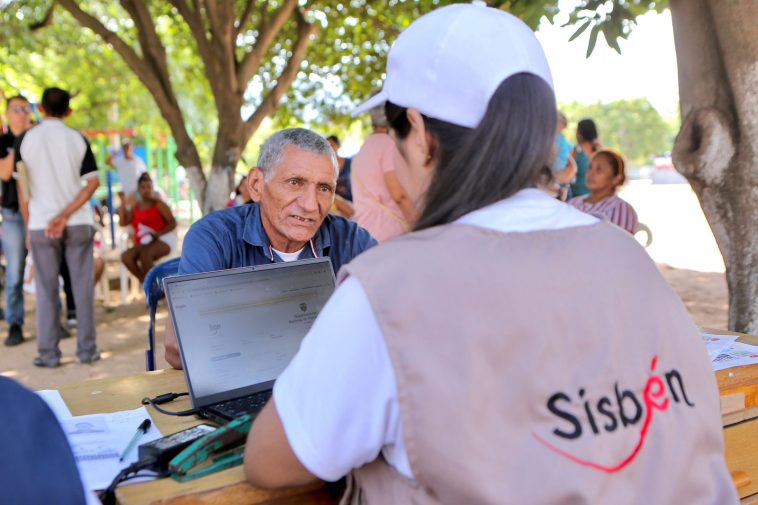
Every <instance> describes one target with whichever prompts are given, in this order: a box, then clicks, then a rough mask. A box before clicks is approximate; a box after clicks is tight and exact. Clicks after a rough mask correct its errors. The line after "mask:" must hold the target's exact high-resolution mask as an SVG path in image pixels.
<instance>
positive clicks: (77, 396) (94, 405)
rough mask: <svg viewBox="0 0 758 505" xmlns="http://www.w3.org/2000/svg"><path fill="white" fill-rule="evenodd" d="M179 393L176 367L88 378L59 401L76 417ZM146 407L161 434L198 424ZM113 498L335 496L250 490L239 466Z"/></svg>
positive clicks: (190, 500)
mask: <svg viewBox="0 0 758 505" xmlns="http://www.w3.org/2000/svg"><path fill="white" fill-rule="evenodd" d="M182 391H187V385H186V383H185V381H184V374H183V373H182V372H181V371H178V370H160V371H157V372H145V373H142V374H138V375H130V376H126V377H112V378H109V379H98V380H90V381H86V382H83V383H80V384H74V385H70V386H64V387H62V388H60V393H61V396H63V400H64V401H65V402H66V405H68V408H69V409H70V410H71V414H73V415H75V416H81V415H85V414H97V413H102V412H116V411H119V410H130V409H136V408H137V407H139V406H140V405H141V404H140V401H141V400H142V398H143V397H145V396H150V397H154V396H157V395H159V394H162V393H168V392H175V393H179V392H182ZM163 407H164V408H166V410H169V409H170V410H185V409H189V408H191V405H190V401H189V398H188V397H181V398H179V399H177V400H174V401H173V402H171V403H169V404H166V405H164V406H163ZM149 410H150V416H151V417H152V418H153V421H154V422H155V425H156V426H157V427H158V429H159V430H160V432H161V433H163V434H164V435H169V434H171V433H176V432H177V431H181V430H183V429H186V428H189V427H191V426H194V425H196V424H199V423H201V422H202V421H201V420H199V419H197V418H196V417H194V416H189V417H173V416H166V415H163V414H159V413H157V412H156V411H155V410H153V409H149ZM116 497H117V498H118V501H119V503H120V504H122V505H143V504H144V505H146V504H152V503H161V504H164V505H169V504H170V505H190V504H192V505H200V504H216V503H218V504H230V505H232V504H240V505H241V504H245V505H253V504H266V505H275V504H276V505H279V504H282V505H283V504H295V503H297V504H313V505H334V504H335V500H334V499H332V498H331V496H330V495H329V493H328V492H327V491H326V489H325V487H324V485H323V484H317V485H313V486H307V487H304V488H295V489H288V490H285V491H266V490H261V489H257V488H254V487H253V486H250V485H249V484H247V483H246V482H245V475H244V472H243V470H242V467H241V466H238V467H235V468H230V469H228V470H224V471H221V472H218V473H216V474H213V475H210V476H208V477H204V478H201V479H197V480H193V481H189V482H185V483H181V484H180V483H178V482H175V481H173V480H172V479H161V480H156V481H153V482H146V483H141V484H131V485H124V486H121V487H119V488H118V489H117V491H116Z"/></svg>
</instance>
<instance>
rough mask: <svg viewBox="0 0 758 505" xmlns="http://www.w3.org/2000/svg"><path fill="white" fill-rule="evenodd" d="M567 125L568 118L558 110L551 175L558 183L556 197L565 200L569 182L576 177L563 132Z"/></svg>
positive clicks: (567, 196)
mask: <svg viewBox="0 0 758 505" xmlns="http://www.w3.org/2000/svg"><path fill="white" fill-rule="evenodd" d="M566 126H568V119H566V115H565V114H563V112H561V111H558V124H557V126H556V132H555V144H554V148H555V160H554V161H553V176H554V177H555V182H557V183H558V188H559V190H558V198H560V199H561V200H563V201H566V200H567V199H568V198H570V195H569V192H570V190H571V183H572V182H573V181H574V180H575V178H576V162H575V161H574V159H573V158H572V157H571V142H569V141H568V139H567V138H566V136H565V135H564V134H563V130H565V129H566Z"/></svg>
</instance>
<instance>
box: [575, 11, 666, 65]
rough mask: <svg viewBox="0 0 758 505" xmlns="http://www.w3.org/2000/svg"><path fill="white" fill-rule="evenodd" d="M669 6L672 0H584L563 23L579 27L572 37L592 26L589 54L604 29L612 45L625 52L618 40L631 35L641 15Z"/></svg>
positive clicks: (604, 33) (619, 51) (608, 42)
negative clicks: (669, 1)
mask: <svg viewBox="0 0 758 505" xmlns="http://www.w3.org/2000/svg"><path fill="white" fill-rule="evenodd" d="M666 7H668V0H582V1H581V2H579V4H578V5H577V6H576V7H575V8H574V10H573V11H572V12H571V14H570V15H569V20H568V22H567V23H566V24H565V25H563V26H577V27H578V28H577V29H576V31H575V32H574V34H573V35H572V36H571V39H570V40H574V39H576V38H577V37H579V35H581V34H582V33H584V31H585V30H587V29H588V28H590V27H591V28H592V30H591V31H590V40H589V43H588V45H587V57H588V58H589V57H590V55H591V54H592V51H594V50H595V45H596V44H597V38H598V35H599V34H600V33H602V34H603V37H604V38H605V42H606V43H607V44H608V46H610V47H611V48H613V49H614V50H615V51H616V52H617V53H619V54H621V47H620V46H619V43H618V40H619V39H626V38H628V37H629V34H630V33H631V32H632V28H633V27H634V25H635V23H636V21H635V20H636V19H637V17H638V16H641V15H642V14H645V13H646V12H648V11H651V10H654V11H656V12H662V11H663V10H664V9H665V8H666Z"/></svg>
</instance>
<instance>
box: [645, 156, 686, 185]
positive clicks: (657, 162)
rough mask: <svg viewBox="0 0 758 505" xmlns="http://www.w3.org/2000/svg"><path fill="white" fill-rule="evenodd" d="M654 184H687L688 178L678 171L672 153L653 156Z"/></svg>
mask: <svg viewBox="0 0 758 505" xmlns="http://www.w3.org/2000/svg"><path fill="white" fill-rule="evenodd" d="M653 167H654V169H653V174H652V175H653V183H654V184H686V183H687V179H685V178H684V176H683V175H682V174H680V173H679V172H677V171H676V168H675V167H674V162H673V161H672V160H671V153H664V154H661V155H659V156H656V157H655V158H653Z"/></svg>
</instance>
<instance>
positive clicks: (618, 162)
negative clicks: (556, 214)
mask: <svg viewBox="0 0 758 505" xmlns="http://www.w3.org/2000/svg"><path fill="white" fill-rule="evenodd" d="M624 181H626V173H625V170H624V159H623V158H622V157H621V155H620V154H619V153H617V152H616V151H612V150H610V149H603V150H600V151H598V152H596V153H595V155H594V156H593V157H592V162H591V163H590V170H589V172H587V188H588V189H589V191H590V192H589V194H587V195H583V196H577V197H574V198H572V199H571V200H569V202H568V203H569V205H573V206H574V207H576V208H577V209H579V210H581V211H582V212H586V213H587V214H592V215H593V216H596V217H599V218H600V219H603V220H605V221H610V222H611V223H613V224H615V225H616V226H619V227H621V228H623V229H625V230H626V231H628V232H629V233H631V234H632V235H634V233H635V232H636V231H637V213H636V212H635V211H634V208H633V207H632V206H631V205H630V204H629V203H627V202H625V201H624V200H622V199H621V198H619V197H618V195H616V190H617V189H618V188H620V187H621V186H622V185H623V184H624Z"/></svg>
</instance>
